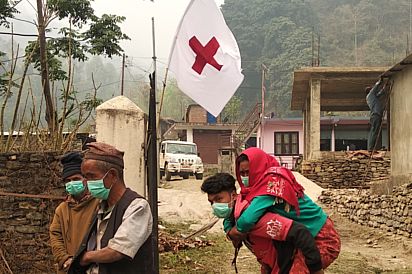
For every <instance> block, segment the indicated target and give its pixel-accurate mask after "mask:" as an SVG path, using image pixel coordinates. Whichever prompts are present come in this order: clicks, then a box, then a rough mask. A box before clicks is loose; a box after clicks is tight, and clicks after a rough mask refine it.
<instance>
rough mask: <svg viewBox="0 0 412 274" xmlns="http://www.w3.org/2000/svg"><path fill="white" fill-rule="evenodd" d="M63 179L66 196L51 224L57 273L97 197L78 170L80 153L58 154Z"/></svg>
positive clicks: (76, 242)
mask: <svg viewBox="0 0 412 274" xmlns="http://www.w3.org/2000/svg"><path fill="white" fill-rule="evenodd" d="M60 161H61V164H62V165H63V174H62V179H63V182H64V184H65V187H66V191H67V193H68V196H67V198H66V200H65V201H64V202H63V203H61V204H60V205H59V206H58V207H57V208H56V211H55V214H54V217H53V221H52V223H51V225H50V228H49V231H50V244H51V248H52V253H53V256H54V258H55V260H56V262H57V265H58V269H57V273H58V274H63V273H66V272H67V270H68V269H69V267H70V265H71V262H72V260H73V256H74V255H75V253H76V251H77V250H78V249H79V247H80V244H81V242H82V240H83V237H84V236H85V235H86V232H87V230H88V227H89V225H90V222H91V220H92V218H93V215H94V214H95V212H96V209H97V206H98V204H99V202H100V201H99V200H98V199H95V198H93V197H92V196H90V193H89V192H88V191H87V188H86V183H85V182H83V176H82V174H81V170H80V168H81V164H82V157H81V154H80V153H79V152H70V153H67V154H65V155H64V156H63V157H62V158H61V160H60Z"/></svg>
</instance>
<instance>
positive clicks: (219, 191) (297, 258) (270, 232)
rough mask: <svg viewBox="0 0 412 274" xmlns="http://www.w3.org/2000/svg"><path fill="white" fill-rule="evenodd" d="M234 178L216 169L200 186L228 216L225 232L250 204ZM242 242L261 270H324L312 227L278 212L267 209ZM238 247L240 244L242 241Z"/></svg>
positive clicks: (217, 211)
mask: <svg viewBox="0 0 412 274" xmlns="http://www.w3.org/2000/svg"><path fill="white" fill-rule="evenodd" d="M235 182H236V179H235V178H234V177H233V176H232V175H230V174H227V173H217V174H215V175H213V176H211V177H208V178H207V179H206V180H205V181H204V182H203V184H202V186H201V190H202V191H203V192H204V193H207V196H208V200H209V202H210V204H211V205H212V209H213V214H214V215H215V216H217V217H219V218H224V219H225V220H224V229H225V231H226V232H228V231H229V230H230V228H231V227H233V226H234V225H235V223H236V222H237V220H238V219H239V217H240V215H241V214H242V212H243V211H244V210H245V209H246V208H247V207H248V204H247V203H245V202H244V201H242V199H241V195H238V194H237V193H236V186H235ZM242 242H243V243H244V244H245V245H246V246H247V247H248V248H249V249H250V250H251V251H252V253H253V254H254V255H255V256H256V258H257V260H258V262H259V263H260V265H261V273H262V274H288V273H293V274H306V273H313V274H323V273H324V272H323V270H322V261H321V254H320V252H319V249H318V247H317V245H316V242H315V239H314V238H313V236H312V235H311V233H310V231H309V230H308V229H307V228H306V227H305V226H304V225H302V224H300V223H298V222H295V221H293V220H291V219H288V218H285V217H282V216H280V215H279V214H275V213H272V212H266V213H264V215H263V216H261V217H260V218H259V220H258V221H257V222H256V224H255V225H254V226H253V228H252V229H250V231H248V233H247V234H246V235H245V237H244V238H243V239H242ZM236 247H237V248H240V246H239V244H237V245H236ZM234 262H236V259H235V260H234ZM302 264H303V265H304V266H305V267H304V268H302V267H301V265H302Z"/></svg>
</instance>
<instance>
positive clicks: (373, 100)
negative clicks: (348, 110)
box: [365, 78, 387, 151]
mask: <svg viewBox="0 0 412 274" xmlns="http://www.w3.org/2000/svg"><path fill="white" fill-rule="evenodd" d="M386 87H387V82H386V83H385V84H384V81H383V78H380V79H379V81H378V82H376V84H375V85H374V86H373V87H372V88H371V87H367V88H366V89H365V91H366V94H367V95H366V102H367V103H368V107H369V109H370V120H369V121H370V125H371V128H370V130H369V135H368V150H369V151H373V150H376V149H379V148H380V147H378V146H377V145H376V141H377V139H378V136H379V131H380V128H381V124H382V116H383V112H384V110H385V102H384V98H385V96H383V95H384V94H385V93H386Z"/></svg>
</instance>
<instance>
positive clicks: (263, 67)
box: [260, 64, 267, 150]
mask: <svg viewBox="0 0 412 274" xmlns="http://www.w3.org/2000/svg"><path fill="white" fill-rule="evenodd" d="M266 71H267V67H266V66H265V64H262V98H261V99H262V102H261V104H262V117H261V122H260V148H261V149H262V150H264V142H263V141H264V135H265V134H264V126H265V93H266V86H265V80H266Z"/></svg>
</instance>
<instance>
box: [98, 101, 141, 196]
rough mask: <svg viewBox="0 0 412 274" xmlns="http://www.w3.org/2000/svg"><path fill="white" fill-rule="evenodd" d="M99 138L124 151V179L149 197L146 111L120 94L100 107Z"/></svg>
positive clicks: (137, 190)
mask: <svg viewBox="0 0 412 274" xmlns="http://www.w3.org/2000/svg"><path fill="white" fill-rule="evenodd" d="M96 132H97V136H96V138H97V141H98V142H104V143H107V144H110V145H112V146H115V147H116V148H117V149H119V150H122V151H124V163H125V169H124V181H125V183H126V185H127V186H128V187H130V188H131V189H133V190H135V191H136V192H137V193H139V194H140V195H142V196H145V197H147V190H146V180H145V162H144V144H145V141H146V122H145V118H144V112H143V111H142V110H141V109H140V108H139V107H138V106H136V104H135V103H133V102H132V101H130V100H129V99H128V98H127V97H125V96H118V97H115V98H113V99H110V100H109V101H106V102H104V103H103V104H101V105H100V106H98V107H97V108H96Z"/></svg>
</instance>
